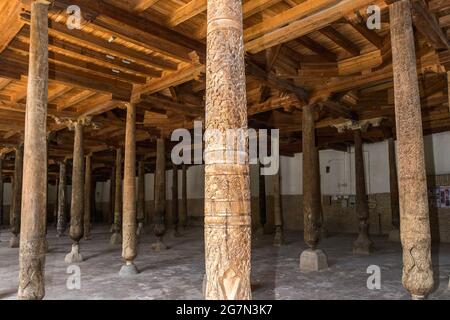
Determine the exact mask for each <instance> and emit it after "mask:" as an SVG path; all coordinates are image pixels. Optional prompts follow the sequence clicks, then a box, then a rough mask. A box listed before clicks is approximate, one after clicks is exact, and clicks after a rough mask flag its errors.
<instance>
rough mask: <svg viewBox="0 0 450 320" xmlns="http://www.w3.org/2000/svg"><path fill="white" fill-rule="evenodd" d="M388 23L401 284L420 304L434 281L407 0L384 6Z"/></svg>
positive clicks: (414, 62) (415, 71)
mask: <svg viewBox="0 0 450 320" xmlns="http://www.w3.org/2000/svg"><path fill="white" fill-rule="evenodd" d="M390 23H391V43H392V60H393V68H394V96H395V118H396V129H397V157H398V177H399V199H400V237H401V242H402V247H403V285H404V287H405V288H406V289H407V290H408V291H409V292H410V293H411V295H412V297H413V298H414V299H423V298H424V297H425V296H426V295H427V294H428V293H430V291H431V290H432V288H433V285H434V282H433V269H432V262H431V233H430V218H429V208H428V192H427V180H426V171H425V152H424V143H423V130H422V114H421V108H420V94H419V83H418V77H417V68H416V53H415V43H414V32H413V26H412V18H411V3H410V1H407V0H400V1H397V2H395V3H394V4H392V5H390Z"/></svg>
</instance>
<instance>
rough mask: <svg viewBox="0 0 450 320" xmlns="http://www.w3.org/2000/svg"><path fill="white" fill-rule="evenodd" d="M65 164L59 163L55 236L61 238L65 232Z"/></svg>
mask: <svg viewBox="0 0 450 320" xmlns="http://www.w3.org/2000/svg"><path fill="white" fill-rule="evenodd" d="M66 181H67V176H66V162H65V161H64V162H60V163H59V185H58V216H57V222H56V232H57V236H58V237H61V236H63V234H64V232H65V231H66Z"/></svg>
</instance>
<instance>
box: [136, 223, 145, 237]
mask: <svg viewBox="0 0 450 320" xmlns="http://www.w3.org/2000/svg"><path fill="white" fill-rule="evenodd" d="M143 233H144V224H143V223H142V222H139V223H138V227H137V230H136V235H138V236H140V235H141V234H143Z"/></svg>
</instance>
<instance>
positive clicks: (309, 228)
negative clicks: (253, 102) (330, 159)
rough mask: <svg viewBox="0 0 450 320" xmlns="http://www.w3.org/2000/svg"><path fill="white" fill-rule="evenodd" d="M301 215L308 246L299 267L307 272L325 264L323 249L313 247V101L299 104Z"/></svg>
mask: <svg viewBox="0 0 450 320" xmlns="http://www.w3.org/2000/svg"><path fill="white" fill-rule="evenodd" d="M302 139H303V219H304V239H305V242H306V244H307V245H308V246H309V249H307V250H305V251H303V252H302V254H301V256H300V271H302V272H311V271H319V270H322V269H325V268H328V262H327V257H326V255H325V253H324V252H323V251H322V250H320V249H317V245H318V244H319V241H320V236H319V232H320V220H321V217H320V214H321V210H322V204H321V191H320V167H319V164H318V161H319V154H318V153H319V149H318V148H317V146H316V132H315V121H314V105H307V106H305V107H303V119H302Z"/></svg>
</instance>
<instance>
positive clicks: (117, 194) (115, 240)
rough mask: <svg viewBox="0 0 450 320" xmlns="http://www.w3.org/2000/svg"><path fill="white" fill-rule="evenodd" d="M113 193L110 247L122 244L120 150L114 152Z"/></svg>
mask: <svg viewBox="0 0 450 320" xmlns="http://www.w3.org/2000/svg"><path fill="white" fill-rule="evenodd" d="M114 185H115V187H116V188H115V191H114V224H113V234H112V236H111V241H110V243H111V245H120V244H122V235H121V233H120V232H121V229H122V200H123V198H122V197H123V194H122V149H120V148H119V149H117V150H116V178H115V183H114Z"/></svg>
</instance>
